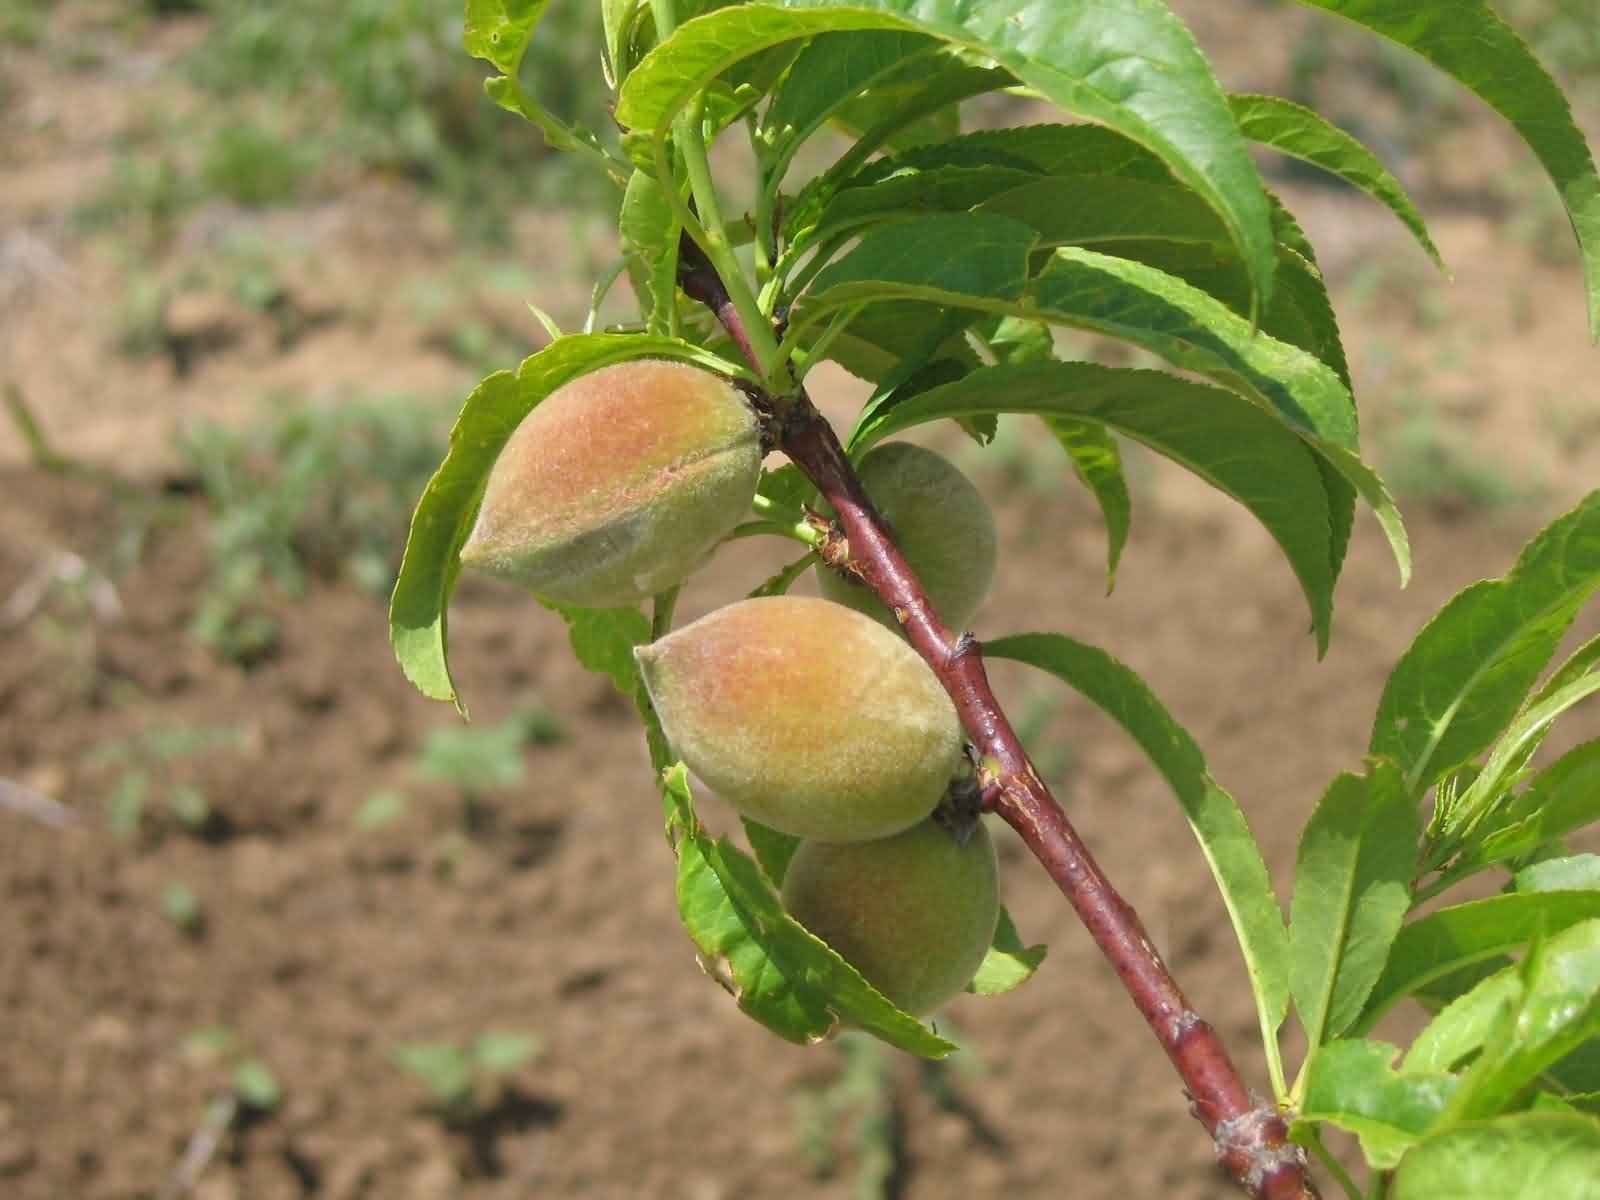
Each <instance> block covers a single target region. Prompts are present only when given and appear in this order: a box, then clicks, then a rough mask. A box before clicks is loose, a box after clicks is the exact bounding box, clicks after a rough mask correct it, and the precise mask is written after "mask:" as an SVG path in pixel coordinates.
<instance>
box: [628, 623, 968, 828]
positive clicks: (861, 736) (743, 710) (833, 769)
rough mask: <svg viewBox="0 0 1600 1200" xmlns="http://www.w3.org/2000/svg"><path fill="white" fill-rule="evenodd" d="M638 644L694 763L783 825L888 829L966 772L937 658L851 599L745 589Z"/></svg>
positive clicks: (923, 811)
mask: <svg viewBox="0 0 1600 1200" xmlns="http://www.w3.org/2000/svg"><path fill="white" fill-rule="evenodd" d="M634 653H635V656H636V657H637V659H638V662H639V666H640V668H641V670H642V672H643V675H644V682H645V687H646V688H647V689H648V690H649V693H650V698H651V700H652V701H653V702H654V705H655V710H656V713H657V715H658V716H659V717H660V718H661V725H662V728H663V729H664V730H665V731H666V735H667V738H668V740H669V741H671V743H672V745H673V747H674V749H675V750H676V751H677V753H678V754H679V755H681V756H682V758H683V761H684V762H686V763H687V764H688V765H689V769H690V770H691V771H693V772H694V773H695V774H696V775H698V776H699V777H700V778H701V779H703V780H704V781H705V783H706V785H707V786H708V787H710V788H711V790H712V791H714V792H716V793H717V794H718V795H720V796H721V797H722V798H723V799H724V800H726V801H728V803H730V804H732V805H733V806H734V808H736V809H738V810H739V812H740V813H742V814H743V815H744V816H747V817H749V818H751V819H752V820H755V821H759V822H761V823H762V824H764V825H769V826H771V827H772V828H774V829H779V830H782V831H783V832H785V833H791V834H794V835H796V836H798V837H812V838H821V839H823V840H826V841H859V840H862V839H866V838H878V837H887V836H888V835H890V834H892V833H898V832H899V831H900V830H902V829H906V828H909V827H910V826H912V825H914V824H916V823H917V822H918V821H920V820H922V819H923V818H924V817H926V816H927V815H928V814H929V813H931V812H932V811H933V809H934V807H935V806H936V805H937V804H938V803H939V800H940V798H941V797H942V796H943V795H944V792H945V788H946V787H947V785H948V784H949V781H950V779H951V777H952V776H953V775H954V774H955V773H956V768H957V765H958V763H959V761H960V758H961V746H962V735H961V726H960V723H959V722H958V721H957V719H956V712H955V707H954V706H953V705H952V704H951V703H950V698H949V696H947V695H946V694H945V691H944V689H943V688H942V687H941V686H940V684H939V681H938V679H937V678H936V677H935V676H934V674H933V671H932V670H931V669H930V668H929V667H928V665H927V664H926V663H925V662H923V661H922V659H921V658H919V657H918V656H917V654H916V652H915V651H913V650H912V649H911V647H910V646H908V645H907V644H906V643H905V642H904V641H903V640H902V639H900V638H899V637H896V636H895V635H894V634H892V633H890V632H889V631H888V630H886V629H884V628H883V627H882V626H881V625H878V624H877V623H876V622H874V621H872V620H870V619H868V618H867V617H864V616H862V615H861V614H860V613H858V612H855V611H853V610H852V609H848V608H845V607H844V606H843V605H839V604H833V603H831V602H830V601H827V600H818V599H815V598H812V597H803V596H771V597H764V598H761V599H756V600H741V601H739V602H737V603H735V604H730V605H728V606H727V607H726V608H720V609H718V610H716V611H715V612H713V613H711V614H709V615H708V616H705V617H702V618H700V620H698V621H695V622H693V623H691V624H689V625H685V626H684V627H683V628H682V629H678V630H676V631H674V632H673V633H670V634H668V635H667V636H666V637H664V638H662V639H660V640H659V641H657V642H654V643H652V644H651V645H648V646H641V647H639V648H638V649H637V650H636V651H635V652H634Z"/></svg>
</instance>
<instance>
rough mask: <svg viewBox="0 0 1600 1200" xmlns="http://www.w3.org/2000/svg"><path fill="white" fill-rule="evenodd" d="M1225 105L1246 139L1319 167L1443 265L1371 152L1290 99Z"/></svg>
mask: <svg viewBox="0 0 1600 1200" xmlns="http://www.w3.org/2000/svg"><path fill="white" fill-rule="evenodd" d="M1228 104H1229V106H1230V107H1231V108H1232V109H1233V115H1234V119H1235V120H1237V121H1238V122H1239V129H1240V132H1242V133H1243V134H1244V135H1245V137H1247V138H1249V139H1250V140H1251V141H1254V142H1260V143H1262V144H1263V145H1266V146H1271V147H1272V148H1273V149H1274V150H1277V151H1278V152H1280V153H1282V154H1287V155H1289V156H1290V157H1291V158H1298V159H1300V160H1301V161H1302V162H1308V163H1311V164H1312V165H1313V166H1317V167H1321V168H1322V169H1323V170H1324V171H1329V172H1331V173H1332V174H1334V175H1337V176H1338V177H1339V178H1340V179H1343V180H1344V181H1345V182H1346V183H1348V184H1351V185H1352V186H1354V187H1357V188H1360V189H1361V190H1362V191H1363V192H1365V193H1366V194H1367V195H1369V196H1371V197H1372V198H1373V199H1374V200H1376V201H1377V202H1378V203H1379V204H1382V205H1383V206H1384V207H1385V208H1387V209H1389V211H1390V212H1392V213H1394V215H1395V216H1397V217H1399V218H1400V221H1401V223H1402V224H1404V225H1405V227H1406V228H1407V229H1409V230H1410V231H1411V233H1412V235H1413V236H1414V237H1415V238H1416V239H1417V241H1418V242H1419V243H1420V244H1421V246H1422V248H1423V250H1425V251H1427V254H1428V257H1429V258H1431V259H1433V261H1434V262H1435V263H1438V264H1439V265H1440V266H1443V265H1444V263H1443V260H1441V259H1440V257H1439V249H1438V247H1437V246H1435V245H1434V244H1433V239H1432V238H1430V237H1429V236H1428V227H1427V226H1426V225H1425V224H1423V221H1422V214H1421V213H1419V212H1418V211H1417V207H1416V205H1414V204H1413V203H1412V202H1411V198H1410V197H1409V196H1407V195H1406V193H1405V189H1404V188H1403V187H1401V186H1400V181H1399V180H1398V179H1396V178H1395V177H1394V176H1393V175H1392V174H1391V173H1390V172H1389V169H1388V168H1387V167H1385V166H1384V165H1383V162H1382V161H1381V160H1380V159H1379V158H1378V156H1377V155H1376V154H1374V153H1372V151H1370V150H1368V149H1367V148H1366V147H1365V146H1363V145H1362V144H1361V143H1360V142H1359V141H1357V140H1356V139H1355V138H1353V137H1351V136H1350V135H1349V134H1348V133H1346V132H1345V131H1344V130H1342V129H1340V128H1339V127H1338V126H1337V125H1334V124H1332V123H1331V122H1329V121H1327V120H1326V119H1324V118H1323V117H1321V116H1319V115H1318V114H1317V113H1314V112H1312V111H1311V110H1310V109H1309V108H1305V107H1303V106H1301V105H1299V104H1296V103H1294V102H1293V101H1292V100H1283V99H1280V98H1279V97H1277V96H1247V95H1231V96H1229V97H1228Z"/></svg>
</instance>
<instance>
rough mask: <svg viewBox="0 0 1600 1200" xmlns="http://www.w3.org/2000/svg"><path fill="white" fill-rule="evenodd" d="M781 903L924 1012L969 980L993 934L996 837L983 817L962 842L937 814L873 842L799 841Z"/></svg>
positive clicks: (915, 1011) (895, 996) (897, 999)
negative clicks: (994, 842) (833, 842)
mask: <svg viewBox="0 0 1600 1200" xmlns="http://www.w3.org/2000/svg"><path fill="white" fill-rule="evenodd" d="M783 906H784V908H786V909H787V910H788V911H789V915H790V916H792V917H794V919H795V920H797V921H799V922H800V924H802V925H804V926H805V927H806V928H807V929H809V930H810V931H811V932H812V933H814V934H816V935H817V936H818V937H819V938H821V939H822V940H823V941H825V942H827V943H828V945H829V946H831V947H833V949H834V950H835V951H836V952H837V953H838V955H839V957H840V958H842V959H844V960H845V961H846V962H847V963H849V964H850V965H851V966H853V967H854V968H855V969H856V970H858V971H860V972H861V974H862V976H863V977H864V978H865V979H866V981H867V982H868V983H870V984H871V985H872V986H873V987H875V988H877V989H878V991H880V992H882V993H883V994H884V995H885V996H886V997H888V998H889V999H890V1000H891V1001H893V1002H894V1004H895V1005H896V1007H898V1008H900V1009H902V1010H903V1011H905V1012H908V1013H911V1014H912V1015H913V1016H919V1017H920V1016H922V1015H924V1014H926V1013H930V1012H932V1011H933V1010H934V1009H936V1008H938V1007H939V1006H940V1005H941V1004H943V1003H944V1002H945V1001H946V1000H949V999H950V998H951V997H952V996H954V995H955V994H956V993H957V992H959V991H960V990H961V989H962V988H964V987H966V986H967V984H969V983H970V982H972V977H973V976H974V975H976V974H977V972H978V967H979V966H980V965H981V964H982V963H983V957H984V955H985V954H987V953H988V950H989V943H990V942H991V941H993V940H994V930H995V924H996V923H997V922H998V921H999V919H1000V891H999V868H998V865H997V864H996V861H995V853H994V844H993V843H992V842H991V841H990V840H989V834H988V831H987V830H985V829H984V827H983V822H982V821H979V822H978V824H977V826H976V827H975V828H974V829H973V832H972V835H971V836H970V837H969V838H968V839H967V842H966V844H965V845H961V844H959V843H957V841H956V840H955V838H954V837H952V836H951V834H950V833H949V832H948V831H947V830H946V829H945V828H944V827H943V826H941V825H939V824H938V823H937V822H935V821H923V822H922V823H921V824H918V825H914V826H912V827H911V828H910V829H908V830H906V831H905V832H904V833H901V834H897V835H896V836H894V837H891V838H881V839H879V840H878V841H875V842H855V843H852V844H849V845H837V844H832V843H828V842H801V843H800V846H799V848H798V849H797V850H796V851H795V852H794V857H793V858H791V859H790V860H789V869H788V872H787V873H786V874H785V875H784V877H783Z"/></svg>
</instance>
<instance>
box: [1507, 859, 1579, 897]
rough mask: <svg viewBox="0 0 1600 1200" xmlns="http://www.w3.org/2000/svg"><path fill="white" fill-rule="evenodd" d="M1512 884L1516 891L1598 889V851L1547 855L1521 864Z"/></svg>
mask: <svg viewBox="0 0 1600 1200" xmlns="http://www.w3.org/2000/svg"><path fill="white" fill-rule="evenodd" d="M1512 886H1513V887H1515V888H1516V890H1517V891H1519V892H1600V854H1572V855H1568V856H1567V857H1566V858H1547V859H1545V861H1544V862H1539V863H1534V864H1533V865H1532V866H1531V867H1523V868H1522V870H1520V871H1518V872H1517V874H1516V876H1515V878H1514V879H1513V880H1512Z"/></svg>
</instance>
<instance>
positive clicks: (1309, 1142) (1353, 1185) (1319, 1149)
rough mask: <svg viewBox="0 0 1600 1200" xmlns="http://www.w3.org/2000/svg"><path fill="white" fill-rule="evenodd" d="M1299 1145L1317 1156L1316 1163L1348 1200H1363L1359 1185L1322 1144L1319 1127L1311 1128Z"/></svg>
mask: <svg viewBox="0 0 1600 1200" xmlns="http://www.w3.org/2000/svg"><path fill="white" fill-rule="evenodd" d="M1301 1145H1303V1146H1306V1147H1308V1148H1309V1149H1310V1151H1311V1153H1312V1154H1314V1155H1316V1156H1317V1161H1318V1162H1319V1163H1321V1164H1322V1165H1323V1167H1324V1169H1326V1170H1327V1172H1328V1174H1330V1175H1332V1176H1333V1177H1334V1179H1335V1180H1336V1181H1337V1182H1338V1184H1339V1186H1340V1187H1342V1188H1343V1189H1344V1192H1345V1195H1347V1196H1349V1197H1350V1200H1363V1197H1362V1194H1361V1185H1360V1184H1359V1183H1357V1182H1356V1181H1355V1179H1354V1177H1353V1176H1351V1174H1350V1172H1349V1171H1346V1170H1345V1169H1344V1164H1343V1163H1342V1162H1340V1161H1339V1160H1338V1159H1337V1158H1335V1157H1334V1156H1333V1152H1332V1151H1331V1150H1329V1149H1328V1147H1327V1146H1326V1145H1325V1144H1324V1143H1323V1140H1322V1130H1321V1129H1320V1128H1319V1127H1317V1126H1315V1125H1313V1126H1311V1127H1310V1130H1309V1133H1308V1136H1307V1137H1306V1139H1305V1141H1303V1142H1302V1143H1301Z"/></svg>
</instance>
